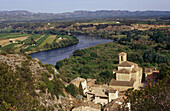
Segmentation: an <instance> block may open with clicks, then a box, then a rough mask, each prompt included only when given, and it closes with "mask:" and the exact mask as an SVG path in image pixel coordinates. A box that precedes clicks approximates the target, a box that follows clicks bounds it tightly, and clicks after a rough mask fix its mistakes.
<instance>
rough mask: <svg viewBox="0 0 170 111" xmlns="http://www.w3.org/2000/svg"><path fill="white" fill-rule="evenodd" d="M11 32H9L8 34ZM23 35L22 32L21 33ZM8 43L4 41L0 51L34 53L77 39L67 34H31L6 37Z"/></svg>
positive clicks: (68, 44) (69, 44)
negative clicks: (22, 36)
mask: <svg viewBox="0 0 170 111" xmlns="http://www.w3.org/2000/svg"><path fill="white" fill-rule="evenodd" d="M11 35H12V34H11V33H9V34H8V36H11ZM22 35H23V34H22ZM6 41H8V42H9V43H6V44H5V43H4V42H3V44H4V46H1V45H0V46H1V47H0V49H1V50H2V51H5V52H8V53H20V52H21V53H27V54H31V53H36V52H40V51H46V50H51V49H58V48H62V47H67V46H71V45H74V44H77V43H78V42H79V40H78V39H77V38H76V37H75V36H69V35H52V34H50V35H49V34H46V35H42V34H32V35H29V36H27V37H25V38H24V39H23V40H21V39H16V38H14V39H6Z"/></svg>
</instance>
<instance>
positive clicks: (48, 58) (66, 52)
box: [30, 35, 112, 65]
mask: <svg viewBox="0 0 170 111" xmlns="http://www.w3.org/2000/svg"><path fill="white" fill-rule="evenodd" d="M76 37H77V38H78V39H79V43H78V44H75V45H73V46H68V47H63V48H59V49H52V50H48V51H42V52H37V53H33V54H30V55H31V57H32V58H38V59H39V60H40V61H41V62H42V63H44V64H45V63H48V64H52V65H55V64H56V62H57V61H60V60H62V59H65V58H69V56H70V55H71V54H72V53H73V52H74V51H75V50H77V49H85V48H88V47H90V46H95V45H97V44H103V43H108V42H112V40H109V39H102V38H99V37H89V36H83V35H78V36H76Z"/></svg>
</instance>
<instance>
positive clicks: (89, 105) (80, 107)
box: [72, 102, 101, 111]
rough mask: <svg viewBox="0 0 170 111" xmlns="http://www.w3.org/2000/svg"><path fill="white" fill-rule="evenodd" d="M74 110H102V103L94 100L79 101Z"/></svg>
mask: <svg viewBox="0 0 170 111" xmlns="http://www.w3.org/2000/svg"><path fill="white" fill-rule="evenodd" d="M72 111H101V105H100V104H94V103H92V102H85V103H79V104H78V105H76V106H75V107H74V108H73V109H72Z"/></svg>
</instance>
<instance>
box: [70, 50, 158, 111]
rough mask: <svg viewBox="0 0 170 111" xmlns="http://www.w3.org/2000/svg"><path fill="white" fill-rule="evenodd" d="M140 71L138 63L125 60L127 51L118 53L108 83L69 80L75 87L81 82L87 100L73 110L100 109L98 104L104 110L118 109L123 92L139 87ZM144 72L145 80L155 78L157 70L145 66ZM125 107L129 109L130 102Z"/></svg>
mask: <svg viewBox="0 0 170 111" xmlns="http://www.w3.org/2000/svg"><path fill="white" fill-rule="evenodd" d="M142 73H143V72H142V68H141V67H139V66H138V64H136V63H133V62H129V61H127V53H124V52H122V53H120V54H119V65H118V70H114V71H113V79H112V80H111V81H110V83H109V85H97V84H95V81H96V79H87V80H86V79H84V78H80V77H78V78H76V79H74V80H72V81H71V83H72V84H74V85H75V86H77V87H79V84H80V83H81V84H82V88H83V91H84V94H85V95H86V96H87V101H86V102H84V103H81V104H79V105H77V106H75V107H74V108H73V111H87V110H89V111H100V110H101V109H100V107H101V106H100V105H99V104H102V105H103V106H104V111H113V110H118V109H117V108H118V106H120V105H122V104H123V98H124V97H125V95H124V92H125V91H127V90H128V89H129V88H134V89H139V88H140V87H141V81H142ZM145 73H146V74H145V77H146V80H149V79H153V78H155V77H156V76H155V74H158V73H159V71H156V69H148V68H147V69H146V70H145ZM114 77H115V78H114ZM126 107H127V108H128V109H129V110H130V103H127V105H126Z"/></svg>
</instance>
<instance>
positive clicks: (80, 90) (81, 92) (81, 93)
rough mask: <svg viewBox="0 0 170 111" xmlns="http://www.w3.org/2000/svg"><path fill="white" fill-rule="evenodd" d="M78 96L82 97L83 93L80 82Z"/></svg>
mask: <svg viewBox="0 0 170 111" xmlns="http://www.w3.org/2000/svg"><path fill="white" fill-rule="evenodd" d="M79 94H80V95H82V96H83V95H84V93H83V87H82V84H81V82H80V84H79Z"/></svg>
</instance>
